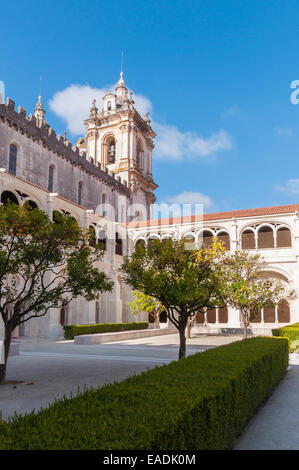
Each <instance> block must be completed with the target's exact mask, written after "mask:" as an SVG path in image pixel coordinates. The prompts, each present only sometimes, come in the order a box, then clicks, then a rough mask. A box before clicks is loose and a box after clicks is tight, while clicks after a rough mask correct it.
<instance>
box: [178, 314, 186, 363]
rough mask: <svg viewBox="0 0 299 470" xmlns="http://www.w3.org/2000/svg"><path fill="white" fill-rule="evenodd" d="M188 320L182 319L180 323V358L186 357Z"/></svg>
mask: <svg viewBox="0 0 299 470" xmlns="http://www.w3.org/2000/svg"><path fill="white" fill-rule="evenodd" d="M186 326H187V321H182V322H180V324H179V334H180V350H179V359H182V358H183V357H186V336H185V331H186Z"/></svg>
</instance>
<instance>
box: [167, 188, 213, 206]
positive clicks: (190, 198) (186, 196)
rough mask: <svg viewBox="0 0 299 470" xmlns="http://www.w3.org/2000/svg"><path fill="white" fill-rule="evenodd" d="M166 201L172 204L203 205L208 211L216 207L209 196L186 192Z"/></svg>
mask: <svg viewBox="0 0 299 470" xmlns="http://www.w3.org/2000/svg"><path fill="white" fill-rule="evenodd" d="M166 201H167V202H170V203H171V204H172V203H177V204H203V205H204V206H205V207H206V208H207V209H211V208H212V207H214V203H213V201H212V199H211V198H210V197H209V196H206V195H205V194H202V193H200V192H194V191H184V192H182V193H180V194H177V195H176V196H171V197H169V198H167V200H166Z"/></svg>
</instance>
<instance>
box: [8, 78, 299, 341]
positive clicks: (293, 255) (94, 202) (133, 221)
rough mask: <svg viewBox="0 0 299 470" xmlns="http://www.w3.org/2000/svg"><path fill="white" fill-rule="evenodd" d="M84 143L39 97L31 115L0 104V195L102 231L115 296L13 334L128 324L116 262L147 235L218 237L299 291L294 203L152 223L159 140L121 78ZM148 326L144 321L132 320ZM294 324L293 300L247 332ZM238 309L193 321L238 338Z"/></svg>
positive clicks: (297, 313)
mask: <svg viewBox="0 0 299 470" xmlns="http://www.w3.org/2000/svg"><path fill="white" fill-rule="evenodd" d="M85 125H86V133H85V136H83V137H81V138H79V139H78V140H77V142H76V145H75V147H72V144H71V143H70V142H69V141H68V140H67V138H66V136H59V135H58V136H56V133H55V131H54V130H53V129H51V127H50V126H49V124H47V122H46V121H45V110H44V108H43V105H42V101H41V97H39V99H38V102H37V104H36V107H35V110H34V115H30V116H29V117H27V116H26V111H25V110H24V109H23V108H21V107H19V108H18V111H16V110H15V104H14V102H13V101H12V100H10V99H7V102H6V104H1V102H0V195H1V202H2V203H5V201H6V200H7V198H8V197H9V198H11V199H13V200H15V202H17V203H18V204H23V203H24V202H25V201H27V200H28V201H30V203H31V204H33V205H34V206H36V207H38V208H39V209H41V210H43V211H45V212H46V213H47V214H48V215H49V217H50V218H53V213H54V211H60V212H65V213H70V214H71V215H72V216H73V217H75V218H76V219H77V221H78V223H79V224H80V225H81V226H83V227H85V228H88V227H89V226H92V227H93V228H94V230H95V233H96V236H97V237H99V236H100V235H99V234H103V233H104V234H105V236H106V250H105V255H104V258H103V260H102V262H101V263H100V265H99V267H100V269H102V270H104V271H105V272H106V273H107V275H108V276H109V277H110V278H111V279H112V280H113V281H114V290H113V292H112V293H109V294H104V295H103V296H101V298H99V299H98V300H97V301H93V302H87V301H85V300H84V299H82V298H79V299H75V300H73V301H72V302H71V303H70V304H69V305H68V306H67V308H66V309H65V311H63V312H62V311H58V310H57V309H52V310H51V311H50V312H49V313H48V314H47V315H46V316H45V317H43V318H39V319H33V320H32V321H30V322H28V323H25V324H24V325H23V326H22V327H20V329H19V330H18V331H16V332H15V335H27V336H41V337H42V336H48V337H59V336H61V335H62V326H61V325H62V323H68V324H74V323H77V324H86V323H95V322H100V323H101V322H127V321H134V320H135V317H133V316H132V315H131V314H130V311H129V307H128V305H127V302H128V300H129V299H130V298H131V293H130V290H129V288H128V287H127V286H126V285H125V284H124V283H123V282H122V280H121V273H120V264H121V262H122V255H124V254H129V253H131V252H132V250H134V247H135V245H136V243H147V242H148V241H149V240H150V239H151V238H160V239H162V238H164V237H174V238H181V237H184V238H186V239H187V240H188V241H189V242H191V243H192V244H194V245H195V246H200V244H201V243H202V242H203V243H204V244H207V243H208V242H209V240H210V239H211V237H212V236H213V235H217V236H219V237H220V238H221V239H222V240H223V241H224V242H225V244H226V247H227V249H228V250H230V251H232V252H233V251H234V250H236V249H246V250H250V251H251V252H252V253H260V254H261V255H262V256H263V257H264V258H265V260H266V262H267V268H266V269H265V272H264V275H265V276H271V277H273V276H274V277H277V278H279V279H281V280H282V281H283V282H285V283H286V284H287V285H289V286H290V287H291V288H292V289H295V290H296V291H297V290H298V282H299V262H298V259H299V204H298V205H297V204H295V205H291V206H281V207H268V208H262V209H249V210H245V211H233V212H223V213H216V214H204V215H203V216H193V217H187V218H184V217H183V218H177V219H173V218H172V219H166V220H164V219H160V220H153V219H152V205H153V203H154V201H155V196H154V190H155V188H156V187H157V185H156V184H155V183H154V180H153V177H152V150H153V147H154V144H153V140H154V137H155V133H154V131H153V130H152V128H151V125H150V119H149V117H148V115H146V116H145V118H142V117H141V116H140V114H139V113H138V112H137V110H136V109H135V108H134V100H133V97H132V95H130V97H128V90H127V87H126V85H125V83H124V80H123V77H122V74H121V77H120V80H119V82H118V84H117V87H116V90H115V93H109V94H107V95H106V96H105V97H104V98H103V107H102V110H101V111H100V112H99V110H98V108H97V106H96V103H95V101H94V102H93V103H92V106H91V109H90V114H89V116H88V117H87V119H86V120H85ZM143 319H146V315H145V314H144V315H141V316H140V318H139V319H138V320H143ZM296 321H299V297H298V298H297V299H295V300H294V301H292V302H291V304H290V305H283V306H281V305H278V306H276V307H275V308H274V309H272V310H271V311H269V309H268V310H265V311H262V312H261V317H260V318H259V319H257V322H256V323H254V325H253V329H254V330H256V331H259V332H264V333H267V332H269V331H270V328H271V327H272V326H273V325H276V326H277V325H278V324H287V323H290V322H291V323H293V322H296ZM240 327H241V322H240V315H239V312H237V311H234V310H233V309H214V310H213V311H209V312H206V314H205V315H204V316H203V315H199V316H198V326H197V328H198V330H199V331H201V332H217V333H219V332H229V331H239V328H240Z"/></svg>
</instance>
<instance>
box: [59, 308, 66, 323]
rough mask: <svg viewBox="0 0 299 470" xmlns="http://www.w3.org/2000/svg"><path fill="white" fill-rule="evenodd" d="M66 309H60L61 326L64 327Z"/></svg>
mask: <svg viewBox="0 0 299 470" xmlns="http://www.w3.org/2000/svg"><path fill="white" fill-rule="evenodd" d="M65 314H66V312H65V307H61V309H60V325H61V326H63V325H65V323H66V321H65Z"/></svg>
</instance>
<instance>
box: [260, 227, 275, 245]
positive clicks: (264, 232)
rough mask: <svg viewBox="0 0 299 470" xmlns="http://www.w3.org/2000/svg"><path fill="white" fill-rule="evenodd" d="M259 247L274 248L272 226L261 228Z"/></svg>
mask: <svg viewBox="0 0 299 470" xmlns="http://www.w3.org/2000/svg"><path fill="white" fill-rule="evenodd" d="M258 248H259V249H263V248H274V233H273V229H272V228H271V227H268V226H264V227H261V228H260V229H259V231H258Z"/></svg>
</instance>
